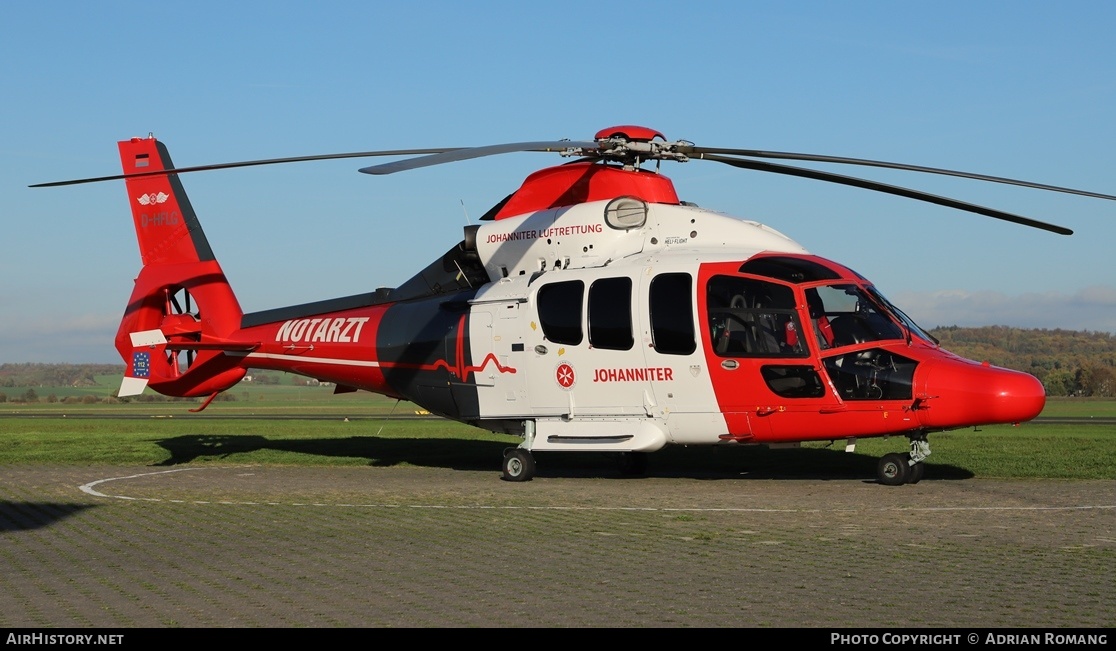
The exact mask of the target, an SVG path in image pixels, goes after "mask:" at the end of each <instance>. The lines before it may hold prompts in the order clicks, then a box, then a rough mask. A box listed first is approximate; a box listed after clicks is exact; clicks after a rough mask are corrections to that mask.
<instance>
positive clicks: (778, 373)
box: [760, 366, 825, 398]
mask: <svg viewBox="0 0 1116 651" xmlns="http://www.w3.org/2000/svg"><path fill="white" fill-rule="evenodd" d="M760 374H761V375H762V376H763V381H764V382H766V383H767V388H768V389H771V391H772V393H774V394H775V395H777V396H782V397H784V398H821V397H822V396H824V395H825V386H824V385H822V381H821V378H820V377H818V372H817V371H815V370H814V367H812V366H764V367H762V368H760Z"/></svg>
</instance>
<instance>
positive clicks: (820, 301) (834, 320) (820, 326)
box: [806, 285, 904, 349]
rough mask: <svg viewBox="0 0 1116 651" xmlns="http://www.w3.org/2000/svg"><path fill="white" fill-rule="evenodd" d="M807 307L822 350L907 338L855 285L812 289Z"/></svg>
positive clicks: (808, 290) (884, 312)
mask: <svg viewBox="0 0 1116 651" xmlns="http://www.w3.org/2000/svg"><path fill="white" fill-rule="evenodd" d="M806 304H807V306H808V307H809V311H810V321H811V326H812V327H813V330H814V334H815V336H816V337H817V340H818V346H819V347H820V348H822V349H826V348H838V347H840V346H851V345H854V344H862V343H866V342H870V341H882V340H885V339H903V338H904V333H903V329H902V328H901V327H900V326H899V325H898V324H897V323H896V322H895V321H894V320H893V319H892V318H891V317H890V316H888V313H887V312H886V311H885V308H883V307H882V306H881V305H880V304H879V303H878V302H876V301H875V300H873V299H872V298H871V297H870V295H869V294H867V293H865V292H864V291H863V290H862V289H861V288H860V287H858V286H856V285H826V286H822V287H811V288H810V289H807V290H806Z"/></svg>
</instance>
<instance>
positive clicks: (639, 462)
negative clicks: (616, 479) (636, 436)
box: [618, 452, 647, 476]
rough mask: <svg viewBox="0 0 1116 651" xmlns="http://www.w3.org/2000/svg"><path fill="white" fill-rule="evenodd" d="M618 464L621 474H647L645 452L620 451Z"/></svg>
mask: <svg viewBox="0 0 1116 651" xmlns="http://www.w3.org/2000/svg"><path fill="white" fill-rule="evenodd" d="M618 465H619V467H620V474H621V475H628V476H636V475H645V474H647V453H646V452H621V453H620V459H619V463H618Z"/></svg>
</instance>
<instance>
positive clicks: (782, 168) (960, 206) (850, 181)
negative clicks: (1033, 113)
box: [702, 154, 1073, 235]
mask: <svg viewBox="0 0 1116 651" xmlns="http://www.w3.org/2000/svg"><path fill="white" fill-rule="evenodd" d="M702 158H704V159H705V160H711V161H716V162H718V163H725V164H728V165H732V166H733V167H740V168H744V169H750V170H759V171H761V172H774V173H775V174H786V175H789V176H798V177H802V178H806V179H814V180H816V181H828V182H830V183H839V184H841V185H850V186H852V187H855V188H863V189H865V190H874V191H876V192H885V193H887V194H894V195H897V196H900V197H906V198H908V199H916V200H918V201H925V202H927V203H933V204H937V205H939V206H945V207H947V208H956V209H957V210H964V211H967V212H972V213H976V214H978V215H984V216H986V217H993V218H995V219H1002V220H1004V221H1009V222H1012V223H1015V224H1022V225H1023V226H1030V227H1032V228H1040V229H1042V230H1044V231H1050V232H1052V233H1058V234H1059V235H1072V234H1073V231H1072V230H1070V229H1068V228H1065V227H1064V226H1057V225H1055V224H1048V223H1046V222H1040V221H1038V220H1035V219H1030V218H1028V217H1022V216H1020V215H1013V214H1012V213H1009V212H1003V211H1001V210H995V209H993V208H986V207H984V206H978V205H976V204H971V203H965V202H964V201H957V200H956V199H949V198H947V197H940V196H938V195H936V194H928V193H926V192H919V191H918V190H911V189H909V188H902V187H899V186H896V185H888V184H886V183H878V182H876V181H869V180H867V179H860V178H856V177H852V176H843V175H841V174H833V173H830V172H822V171H820V170H812V169H807V168H804V167H791V166H789V165H779V164H777V163H765V162H763V161H758V160H748V159H746V158H729V157H727V156H717V155H715V154H706V155H703V156H702Z"/></svg>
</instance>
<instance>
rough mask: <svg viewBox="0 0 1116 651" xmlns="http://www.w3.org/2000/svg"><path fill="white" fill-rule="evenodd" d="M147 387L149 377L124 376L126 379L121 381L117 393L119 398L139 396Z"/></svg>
mask: <svg viewBox="0 0 1116 651" xmlns="http://www.w3.org/2000/svg"><path fill="white" fill-rule="evenodd" d="M146 388H147V378H145V377H128V376H124V379H123V380H122V381H121V382H120V390H119V391H117V392H116V395H117V397H118V398H125V397H127V396H138V395H139V394H141V393H143V390H144V389H146Z"/></svg>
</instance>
